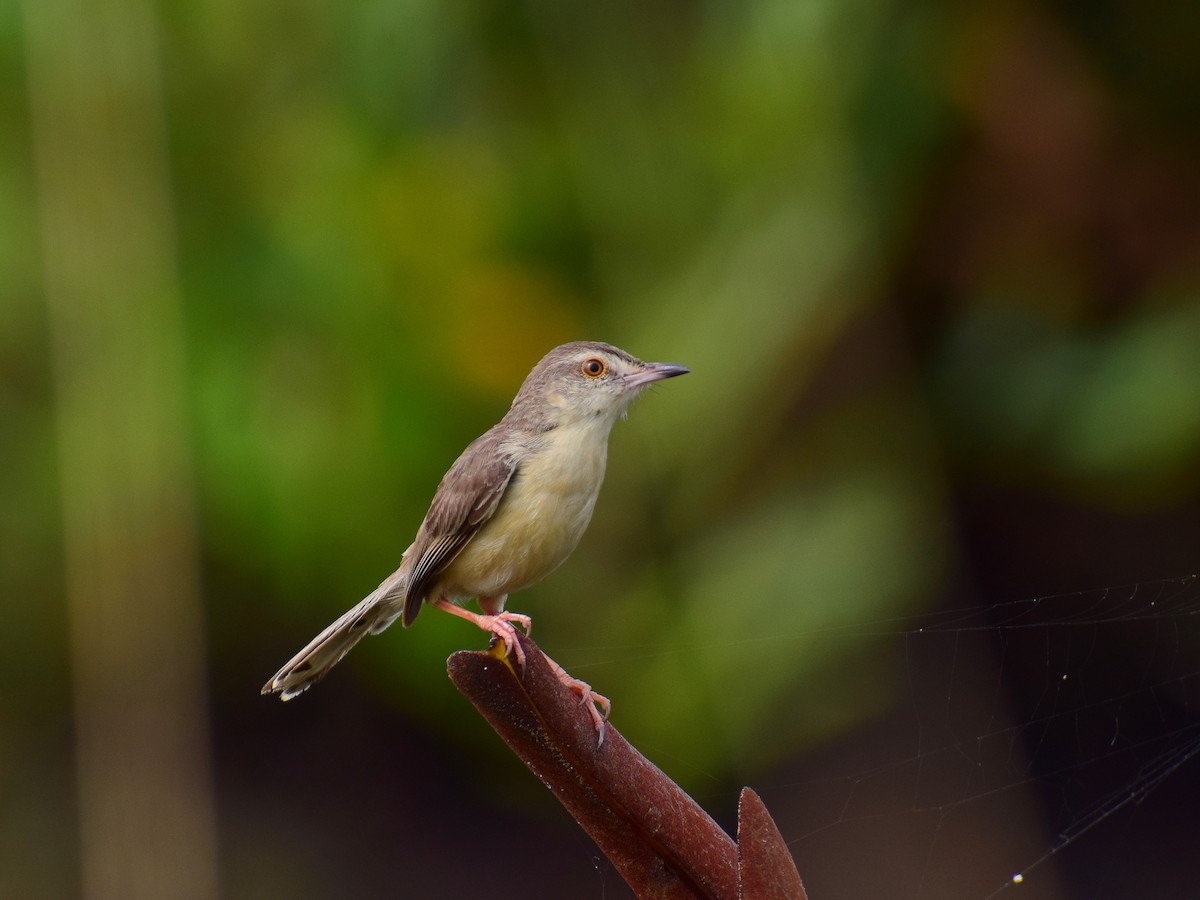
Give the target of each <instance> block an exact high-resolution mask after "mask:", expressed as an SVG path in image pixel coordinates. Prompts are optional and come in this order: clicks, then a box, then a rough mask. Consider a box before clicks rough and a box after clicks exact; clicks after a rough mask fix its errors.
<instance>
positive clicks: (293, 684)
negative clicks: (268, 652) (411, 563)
mask: <svg viewBox="0 0 1200 900" xmlns="http://www.w3.org/2000/svg"><path fill="white" fill-rule="evenodd" d="M404 586H405V578H404V577H403V576H401V575H400V573H399V572H396V573H394V574H393V575H391V576H390V577H389V578H388V579H387V580H386V581H384V582H383V584H381V585H379V587H378V588H376V589H375V590H374V591H373V592H372V593H371V594H369V595H368V596H367V597H365V598H363V600H362V601H361V602H359V603H358V605H357V606H355V607H354V608H353V609H351V610H349V611H348V612H346V613H345V614H343V615H342V616H341V617H340V618H338V620H337V621H335V622H334V623H333V624H332V625H330V626H329V627H328V628H326V629H325V630H324V631H322V632H321V633H320V634H318V635H317V636H316V637H315V638H313V639H312V640H311V641H310V642H309V644H308V646H307V647H305V648H304V649H303V650H301V651H300V652H299V653H297V654H296V655H295V656H293V657H292V658H291V659H290V660H288V662H287V664H286V665H284V667H283V668H282V669H280V670H279V671H278V672H276V673H275V675H274V676H273V677H272V678H271V680H270V681H268V682H267V683H266V684H264V685H263V688H262V693H264V694H279V696H280V699H281V700H291V699H292V698H293V697H295V696H298V695H299V694H301V693H303V692H304V691H305V690H307V689H308V688H310V687H312V686H313V685H314V684H316V683H317V682H318V681H320V680H321V679H322V678H324V677H325V673H326V672H328V671H329V670H330V669H332V668H333V667H334V666H336V665H337V664H338V662H340V661H341V659H342V657H343V656H345V655H346V654H347V653H349V652H350V648H352V647H353V646H354V645H355V644H357V643H358V642H359V641H361V640H362V639H363V636H364V635H367V634H378V633H379V632H381V631H383V629H385V628H387V627H388V626H389V625H391V624H392V622H393V621H394V620H395V618H396V616H398V615H399V614H400V610H401V608H402V605H403V602H404Z"/></svg>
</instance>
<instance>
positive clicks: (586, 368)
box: [583, 356, 605, 378]
mask: <svg viewBox="0 0 1200 900" xmlns="http://www.w3.org/2000/svg"><path fill="white" fill-rule="evenodd" d="M604 370H605V366H604V360H602V359H600V358H599V357H598V356H592V357H589V358H588V359H586V360H584V363H583V374H584V375H586V376H587V377H588V378H599V377H600V376H601V375H603V374H604Z"/></svg>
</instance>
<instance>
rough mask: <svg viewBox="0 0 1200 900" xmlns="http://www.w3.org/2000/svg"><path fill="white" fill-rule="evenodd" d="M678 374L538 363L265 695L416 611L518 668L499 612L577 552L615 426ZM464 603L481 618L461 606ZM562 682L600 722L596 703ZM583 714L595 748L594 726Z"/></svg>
mask: <svg viewBox="0 0 1200 900" xmlns="http://www.w3.org/2000/svg"><path fill="white" fill-rule="evenodd" d="M687 371H688V369H687V368H686V367H685V366H679V365H674V364H671V363H644V362H642V361H641V360H640V359H637V358H636V357H633V356H630V355H629V354H628V353H626V352H625V351H624V350H621V349H619V348H617V347H614V346H612V345H611V344H603V343H598V342H593V341H577V342H575V343H570V344H563V345H562V346H561V347H556V348H555V349H553V350H551V351H550V352H549V353H547V354H546V356H545V357H543V359H542V361H541V362H539V363H538V364H537V365H536V366H534V368H533V371H532V372H530V373H529V376H528V377H527V378H526V379H525V383H524V384H522V385H521V389H520V390H519V391H518V392H517V396H516V398H515V399H514V400H513V402H512V407H511V408H510V409H509V411H508V413H507V414H506V415H505V416H504V418H503V419H501V420H500V422H499V423H498V424H497V425H496V426H494V427H493V428H492V429H491V430H490V431H488V432H487V433H485V434H484V435H482V436H481V437H479V438H477V439H476V440H475V441H474V442H473V443H472V444H471V445H470V446H469V447H467V449H466V450H464V451H463V453H462V455H461V456H459V458H458V460H457V461H456V462H455V463H454V465H452V466H451V467H450V470H449V471H448V472H447V473H446V475H445V477H444V478H443V479H442V482H441V484H440V485H438V489H437V492H436V493H435V494H434V497H433V503H432V504H430V507H429V512H428V513H427V514H426V516H425V521H424V522H422V523H421V528H420V530H418V532H417V537H416V540H414V541H413V543H412V545H411V546H410V547H409V548H408V549H407V550H405V551H404V557H403V560H402V561H401V563H400V568H398V569H397V570H396V571H395V572H393V573H392V574H391V575H389V576H388V577H387V578H386V579H385V580H384V582H383V583H382V584H381V585H379V587H378V588H376V589H375V590H374V591H373V592H372V593H371V594H370V595H369V596H367V597H366V598H365V599H363V600H362V602H360V603H359V604H358V605H357V606H355V607H354V608H353V609H351V610H350V611H349V612H347V613H346V614H345V615H343V616H342V617H341V618H339V619H338V620H337V621H336V622H334V623H333V624H332V625H330V626H329V627H328V628H326V629H325V630H324V631H322V632H321V633H320V634H319V635H317V636H316V637H315V638H313V640H312V642H311V643H309V645H308V646H307V647H305V648H304V649H303V650H301V651H300V652H299V653H297V654H296V656H295V657H293V658H292V659H291V660H290V661H289V662H288V663H287V665H285V666H284V667H283V668H282V669H280V670H279V671H278V672H277V673H276V674H275V676H274V677H273V678H272V679H271V680H270V681H268V682H267V683H266V684H265V685H264V686H263V689H262V692H263V693H264V694H271V693H278V694H279V695H280V696H281V697H282V699H284V700H290V699H291V698H293V697H295V696H296V695H297V694H299V693H301V692H302V691H304V690H305V689H306V688H308V687H310V686H312V685H313V684H315V683H316V682H317V681H318V680H320V678H321V677H322V676H324V675H325V673H326V672H328V671H329V670H330V669H331V668H332V667H333V666H334V665H335V664H336V663H337V662H338V661H339V660H340V659H341V658H342V657H343V656H345V655H346V653H347V652H348V651H349V650H350V648H351V647H353V646H354V645H355V644H357V643H358V642H359V640H361V639H362V637H363V636H364V635H366V634H368V633H370V634H378V633H379V632H381V631H383V630H384V629H385V628H387V627H388V626H389V625H391V624H392V622H394V621H395V620H396V618H397V617H399V618H400V620H401V622H402V623H403V624H404V626H405V627H407V626H409V625H411V624H412V623H413V620H414V619H416V617H417V613H419V612H420V611H421V604H422V603H424V602H427V603H429V604H430V605H431V606H436V607H438V608H439V609H443V610H445V611H446V612H449V613H453V614H454V615H456V616H461V617H462V618H464V619H467V620H469V621H471V622H474V623H475V624H476V625H478V626H479V627H480V628H482V629H483V630H484V631H489V632H491V633H492V634H493V635H495V636H496V638H498V639H499V640H502V641H504V643H505V645H506V648H507V650H508V652H510V653H512V654H513V655H514V656H515V657H516V658H517V661H518V663H520V664H522V665H523V664H524V653H523V651H522V650H521V647H520V644H518V643H517V641H516V632H515V629H514V627H513V623H514V622H516V623H518V624H520V625H522V626H523V627H524V628H525V629H526V630H527V631H528V628H529V617H528V616H524V615H521V614H519V613H511V612H505V611H504V602H505V600H506V599H507V597H508V595H509V594H511V593H512V592H513V591H518V590H521V589H522V588H527V587H529V586H530V585H533V584H536V583H537V582H539V581H541V580H542V579H543V578H545V577H546V576H547V575H549V574H550V573H551V572H553V571H554V570H555V569H556V568H558V566H559V565H560V564H561V563H562V562H563V560H565V559H566V558H567V557H568V556H570V555H571V552H572V551H573V550H574V549H575V547H576V546H577V545H578V543H579V540H580V538H581V537H582V536H583V532H584V531H585V530H586V529H587V526H588V522H589V521H591V518H592V509H593V508H594V506H595V504H596V496H597V494H598V493H599V491H600V485H601V483H602V482H603V480H604V467H605V460H606V457H607V453H608V435H609V432H610V431H611V430H612V426H613V424H614V423H615V422H616V421H617V419H618V418H620V417H622V416H623V415H624V414H625V412H626V411H627V410H628V408H629V405H630V403H631V402H632V401H633V399H634V398H635V397H637V395H638V394H640V393H641V392H642V390H643V389H645V387H646V386H647V385H649V384H652V383H654V382H656V381H661V380H662V379H664V378H672V377H674V376H676V375H683V374H685V373H686V372H687ZM472 597H475V598H477V600H478V602H479V606H480V608H481V609H482V610H483V614H482V615H481V614H479V613H475V612H471V611H469V610H467V609H464V608H463V607H462V606H460V605H459V604H460V603H462V602H465V601H466V600H469V599H470V598H472ZM559 673H560V676H561V677H562V678H563V679H564V681H565V682H566V683H567V684H569V685H570V686H571V687H572V688H573V689H575V690H576V691H577V692H579V693H580V695H581V696H582V697H583V698H584V699H585V700H588V699H593V700H595V701H596V702H599V703H600V704H601V705H602V706H604V707H605V709H606V711H607V707H608V702H607V701H606V700H604V698H602V697H600V696H599V695H593V694H592V693H591V690H590V688H588V686H587V685H586V684H584V683H583V682H579V681H576V680H575V679H572V678H570V677H569V676H567V675H566V673H564V672H562V671H561V669H560V670H559ZM590 708H591V710H592V715H593V717H594V718H595V720H596V724H597V729H598V730H600V733H601V737H602V738H603V719H602V718H601V717H600V715H599V713H598V712H597V711H596V709H595V706H594V705H593V706H591V707H590Z"/></svg>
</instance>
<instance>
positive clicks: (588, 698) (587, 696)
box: [546, 656, 612, 749]
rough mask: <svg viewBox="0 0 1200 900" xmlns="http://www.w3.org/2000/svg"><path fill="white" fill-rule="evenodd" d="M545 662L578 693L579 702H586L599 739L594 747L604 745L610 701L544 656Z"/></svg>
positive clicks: (561, 679) (560, 679)
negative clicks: (605, 724) (601, 712)
mask: <svg viewBox="0 0 1200 900" xmlns="http://www.w3.org/2000/svg"><path fill="white" fill-rule="evenodd" d="M546 662H548V663H550V668H552V669H553V670H554V674H555V675H557V676H558V680H559V681H561V682H562V683H563V684H565V685H566V686H567V687H569V688H570V689H571V690H573V691H574V692H575V693H577V694H578V695H579V702H580V703H586V704H587V708H588V712H590V713H591V714H592V723H593V724H594V725H595V726H596V734H598V735H599V736H600V739H599V740H598V741H597V742H596V747H597V749H599V748H600V747H603V746H604V723H605V722H606V721H607V720H608V714H609V713H610V712H612V703H611V702H610V701H609V699H608V698H607V697H605V696H604V695H603V694H597V693H596V692H595V691H593V690H592V686H591V685H590V684H588V683H587V682H586V681H580V680H579V679H578V678H572V677H571V676H570V675H568V674H567V670H566V669H564V668H563V667H562V666H560V665H559V664H558V663H556V662H555V661H554V660H552V659H551V658H550V657H548V656H547V657H546ZM597 706H599V707H600V709H603V710H604V715H601V714H600V710H599V709H597V708H596V707H597Z"/></svg>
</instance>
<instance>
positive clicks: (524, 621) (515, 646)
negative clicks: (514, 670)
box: [429, 597, 531, 667]
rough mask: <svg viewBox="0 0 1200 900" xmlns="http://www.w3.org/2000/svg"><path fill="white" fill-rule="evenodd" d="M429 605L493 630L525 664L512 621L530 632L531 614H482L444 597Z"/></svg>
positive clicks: (508, 650)
mask: <svg viewBox="0 0 1200 900" xmlns="http://www.w3.org/2000/svg"><path fill="white" fill-rule="evenodd" d="M429 605H430V606H436V607H437V608H438V609H440V610H443V611H445V612H448V613H450V614H451V615H452V616H458V617H459V618H460V619H466V620H467V621H468V622H474V623H475V625H476V626H478V627H479V628H482V629H483V630H484V631H487V632H491V633H492V634H494V635H495V636H496V637H497V638H499V639H500V640H502V641H503V642H504V647H505V653H507V654H509V655H512V656H515V657H516V658H517V664H518V665H520V666H521V667H524V666H525V651H524V650H522V649H521V645H520V644H519V643H518V642H517V629H515V628H513V626H512V623H513V622H516V623H517V624H518V625H520V626H521V627H522V628H524V629H525V633H526V634H528V633H529V627H530V624H531V622H530V618H529V616H525V615H522V614H521V613H511V612H502V613H496V614H495V615H480V614H479V613H474V612H471V611H470V610H469V609H463V608H462V607H461V606H458V605H457V604H454V603H451V602H450V601H449V600H447V599H445V598H444V597H439V598H438V599H436V600H430V601H429Z"/></svg>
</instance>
